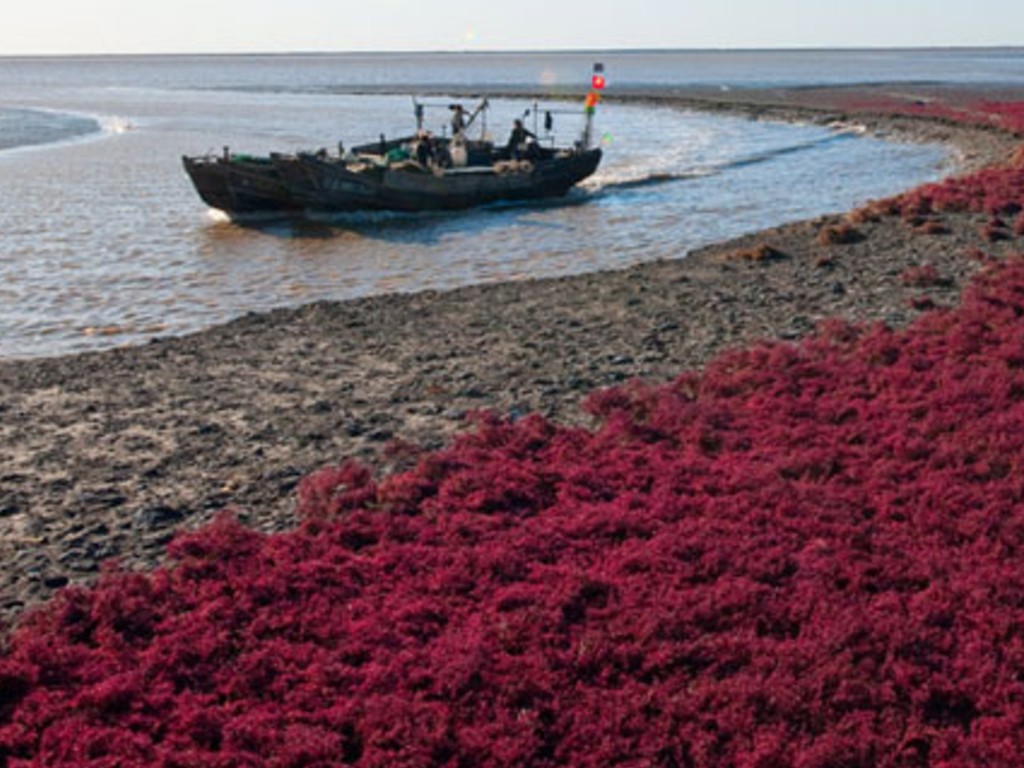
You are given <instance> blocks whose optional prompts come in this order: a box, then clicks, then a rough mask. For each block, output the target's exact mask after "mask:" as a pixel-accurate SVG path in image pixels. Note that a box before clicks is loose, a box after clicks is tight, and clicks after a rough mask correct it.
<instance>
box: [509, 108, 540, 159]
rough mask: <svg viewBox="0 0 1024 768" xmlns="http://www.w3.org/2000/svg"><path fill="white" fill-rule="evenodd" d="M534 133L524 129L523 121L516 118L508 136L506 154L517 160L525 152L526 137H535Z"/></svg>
mask: <svg viewBox="0 0 1024 768" xmlns="http://www.w3.org/2000/svg"><path fill="white" fill-rule="evenodd" d="M536 138H537V137H536V135H534V134H533V133H531V132H530V131H528V130H526V127H525V126H524V125H523V121H522V120H520V119H518V118H516V120H515V122H514V123H512V133H510V134H509V136H508V154H509V156H510V157H511V158H512V159H513V160H518V159H519V158H520V157H522V156H523V155H524V153H525V152H526V141H527V139H536Z"/></svg>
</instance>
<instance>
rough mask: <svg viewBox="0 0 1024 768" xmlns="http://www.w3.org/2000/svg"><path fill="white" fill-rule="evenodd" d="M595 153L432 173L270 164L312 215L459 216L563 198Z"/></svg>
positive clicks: (302, 159) (304, 158)
mask: <svg viewBox="0 0 1024 768" xmlns="http://www.w3.org/2000/svg"><path fill="white" fill-rule="evenodd" d="M600 161H601V150H600V149H590V150H583V151H572V152H559V153H554V152H551V153H550V154H549V156H548V157H544V158H541V159H538V160H537V161H535V162H530V161H521V162H509V161H506V162H497V163H494V164H491V165H485V166H471V167H468V168H450V169H446V170H443V171H440V170H438V171H432V170H428V169H426V168H423V167H422V166H419V165H417V164H416V163H411V162H410V163H402V164H399V165H397V166H372V165H362V166H353V165H352V164H349V163H345V162H343V161H340V160H337V159H334V158H323V157H317V156H315V155H301V156H298V157H288V158H275V165H276V167H277V169H278V175H279V178H280V179H281V181H282V183H283V184H284V186H285V187H286V188H287V189H288V191H289V193H290V195H291V197H292V199H293V200H294V201H295V202H296V203H297V204H300V205H301V206H302V207H304V208H306V209H308V210H312V211H318V212H328V213H332V212H338V213H341V212H350V211H362V210H387V211H427V210H460V209H465V208H472V207H474V206H478V205H484V204H487V203H493V202H498V201H517V200H536V199H542V198H548V197H560V196H563V195H565V194H566V193H567V192H568V191H569V190H570V189H571V188H572V187H573V186H575V185H576V184H578V183H579V182H580V181H582V180H583V179H585V178H587V177H588V176H590V175H591V174H593V173H594V171H595V170H597V166H598V164H599V163H600Z"/></svg>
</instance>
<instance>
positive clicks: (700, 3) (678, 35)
mask: <svg viewBox="0 0 1024 768" xmlns="http://www.w3.org/2000/svg"><path fill="white" fill-rule="evenodd" d="M9 4H10V5H11V6H13V7H8V8H7V10H5V11H4V14H3V16H4V20H3V25H2V26H0V55H7V54H31V53H58V54H60V53H165V52H166V53H178V52H181V53H193V52H263V51H267V52H277V51H396V50H417V51H419V50H423V51H437V50H496V49H498V50H500V49H517V50H520V49H526V50H534V49H551V48H558V49H573V48H750V47H765V48H774V47H858V46H868V47H870V46H923V45H931V46H974V45H977V46H984V45H1024V0H838V1H837V0H618V2H609V1H608V0H590V1H589V2H586V1H584V0H511V1H509V0H486V1H485V0H359V2H350V0H284V1H282V0H174V1H173V2H153V1H152V0H149V2H146V0H10V3H9Z"/></svg>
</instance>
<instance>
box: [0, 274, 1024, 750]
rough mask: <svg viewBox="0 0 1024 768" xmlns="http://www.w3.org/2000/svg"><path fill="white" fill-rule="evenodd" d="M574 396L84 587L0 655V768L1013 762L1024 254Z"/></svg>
mask: <svg viewBox="0 0 1024 768" xmlns="http://www.w3.org/2000/svg"><path fill="white" fill-rule="evenodd" d="M588 407H589V409H590V410H591V412H592V413H593V414H594V415H595V416H596V417H598V418H599V419H600V420H601V423H600V426H599V427H597V428H596V429H594V430H592V431H590V430H585V429H581V428H567V427H561V426H558V425H555V424H552V423H550V422H548V421H545V420H544V419H541V418H539V417H536V416H533V417H527V418H524V419H520V420H518V421H516V422H514V423H506V422H503V421H499V420H497V419H494V418H484V419H482V420H481V422H480V424H479V426H478V427H477V428H476V430H475V431H472V432H471V433H469V434H467V435H465V436H463V437H461V438H459V439H458V440H457V441H456V442H455V443H454V444H453V445H451V446H450V447H449V448H447V449H445V450H442V451H437V452H431V453H425V454H424V455H422V456H421V457H420V458H419V461H418V464H417V465H416V467H415V468H414V469H412V470H410V471H406V472H402V473H399V474H395V475H392V476H388V477H384V478H379V479H378V478H374V477H373V476H372V474H371V473H370V472H369V471H367V470H366V469H364V468H360V467H358V466H357V465H354V464H346V465H343V466H341V467H340V468H337V469H328V470H324V471H322V472H320V473H317V474H314V475H312V476H311V477H309V478H307V479H306V480H304V481H303V483H302V484H301V488H300V490H299V503H298V512H299V514H300V515H301V518H302V522H301V524H300V525H299V526H298V527H297V528H296V530H294V531H291V532H286V533H282V534H277V535H267V534H260V533H257V532H254V531H250V530H247V529H245V528H244V527H243V526H241V525H240V524H238V523H237V522H234V521H233V520H231V519H229V518H222V519H219V520H218V521H217V522H215V523H214V524H212V525H210V526H208V527H206V528H204V529H201V530H199V531H196V532H192V533H187V534H182V535H180V536H179V537H178V538H177V539H176V540H175V541H174V542H173V543H172V545H171V552H170V554H171V556H172V563H171V564H170V565H168V566H166V567H163V568H160V569H157V570H155V571H153V572H152V573H148V574H133V573H124V572H109V573H107V574H106V575H105V577H104V578H103V579H102V581H101V582H100V583H99V584H98V585H97V586H96V587H95V588H92V589H88V590H86V589H78V588H71V589H66V590H64V591H63V592H61V593H60V594H59V596H58V597H57V598H56V599H55V600H54V601H53V602H52V604H50V605H48V606H46V607H44V608H43V609H42V610H39V611H37V612H35V613H33V614H31V615H30V616H29V617H28V618H27V619H26V620H25V621H24V623H23V624H22V625H21V626H20V628H19V629H17V630H16V631H15V632H14V634H13V635H12V636H11V638H10V641H9V647H8V649H7V650H6V651H5V653H4V654H3V655H2V656H0V764H3V765H5V766H9V767H10V768H22V767H24V766H43V765H45V766H115V765H116V766H126V767H130V766H143V765H146V766H149V765H164V766H192V765H203V766H343V765H355V766H471V765H487V766H541V767H543V766H556V765H573V766H583V767H586V766H594V767H595V768H596V767H597V766H609V765H637V766H639V765H645V766H695V767H699V768H711V767H712V766H744V767H746V768H753V767H755V766H757V767H759V768H768V767H770V766H793V767H794V768H797V767H799V768H834V767H836V766H844V767H846V768H859V767H863V768H867V767H868V766H883V765H885V766H904V767H906V766H925V765H932V766H960V765H976V766H982V765H984V766H990V767H992V768H1009V767H1010V766H1018V765H1019V764H1020V755H1021V754H1024V672H1022V670H1024V629H1022V628H1024V568H1022V567H1021V557H1022V555H1024V260H1022V259H1011V260H1009V261H1008V262H1006V263H1005V264H1002V265H999V266H992V267H989V268H987V269H986V270H984V271H983V272H982V273H981V274H980V276H979V277H978V278H977V279H976V281H975V282H974V283H973V284H972V287H971V288H969V289H968V290H967V291H966V292H965V295H964V298H963V301H962V303H961V305H960V306H958V307H957V308H954V309H949V310H937V311H933V312H928V313H926V314H924V315H922V316H921V317H920V318H919V319H918V320H917V321H916V322H915V323H914V324H912V325H911V326H910V327H908V328H907V329H905V330H901V331H893V330H890V329H888V328H886V327H884V326H881V325H879V326H871V327H856V326H852V325H849V324H847V323H843V322H839V321H832V322H828V323H825V324H823V325H822V326H821V328H820V331H819V333H818V334H817V335H816V336H815V337H814V338H811V339H808V340H806V341H804V342H801V343H799V344H783V343H776V344H765V345H760V346H755V347H753V348H751V349H747V350H741V351H736V352H732V353H729V354H727V355H724V356H722V357H720V358H718V359H717V360H715V361H713V362H712V363H711V364H710V365H709V366H708V367H707V368H706V370H705V371H704V372H703V373H700V374H685V375H683V376H681V377H679V378H678V379H677V380H676V381H675V382H673V383H672V384H670V385H665V386H654V385H645V384H642V383H636V382H635V383H631V384H629V385H627V386H624V387H620V388H617V389H612V390H608V391H604V392H601V393H599V394H597V395H595V396H593V397H592V398H590V400H589V401H588Z"/></svg>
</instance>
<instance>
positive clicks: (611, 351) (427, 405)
mask: <svg viewBox="0 0 1024 768" xmlns="http://www.w3.org/2000/svg"><path fill="white" fill-rule="evenodd" d="M904 90H906V88H904ZM840 92H841V93H840ZM958 93H961V94H962V98H967V97H968V96H969V95H970V94H969V93H966V94H964V93H963V92H962V91H961V92H958ZM837 94H838V95H837ZM839 95H842V96H843V97H844V98H846V97H847V96H848V95H849V94H848V92H846V91H844V90H843V89H830V90H820V89H804V90H800V91H789V92H784V91H759V92H742V93H740V92H730V93H729V94H720V93H715V94H701V93H696V92H691V93H683V92H678V93H672V92H658V93H633V94H630V95H629V96H628V98H631V99H643V100H658V101H660V102H664V103H666V104H672V105H678V106H683V107H688V108H695V107H696V108H702V109H708V110H717V109H721V110H728V111H730V112H734V113H739V114H747V115H749V116H751V117H757V118H766V119H783V120H815V121H820V122H836V121H850V122H860V123H863V124H865V125H867V126H868V127H869V128H870V129H871V130H872V131H875V132H877V133H882V134H888V135H897V136H899V137H900V138H903V139H907V138H909V139H912V140H919V141H927V142H944V143H947V144H949V145H950V146H952V147H954V148H955V150H956V152H957V157H958V160H959V162H960V167H961V168H962V169H965V170H966V169H974V168H978V167H981V166H984V165H986V164H990V163H997V162H1002V161H1004V160H1005V159H1006V157H1007V156H1008V155H1009V153H1010V152H1012V150H1013V149H1014V147H1015V146H1017V144H1018V143H1019V142H1020V141H1021V139H1020V138H1019V137H1014V136H1010V135H1008V134H1006V133H1005V132H1002V131H999V130H996V129H994V128H987V127H965V126H959V125H954V124H949V123H946V122H944V121H941V120H931V119H921V118H891V117H885V116H884V115H872V114H856V115H850V114H847V113H845V112H844V111H843V110H841V109H838V108H837V104H839V103H840V102H841V99H839ZM1015 96H1016V97H1018V98H1019V97H1020V94H1016V95H1015ZM954 97H955V95H954ZM840 218H841V217H839V216H833V217H824V218H822V219H817V220H815V221H810V222H802V223H799V224H794V225H788V226H785V227H780V228H777V229H773V230H769V231H766V232H760V233H757V234H753V235H748V236H745V237H742V238H738V239H736V240H733V241H730V242H726V243H722V244H719V245H715V246H712V247H708V248H704V249H701V250H699V251H696V252H692V253H689V254H687V253H684V252H680V253H679V254H678V258H677V259H673V260H667V261H658V262H654V263H649V264H644V265H641V266H637V267H632V268H630V269H626V270H622V271H614V272H602V273H596V274H590V275H583V276H574V277H566V278H558V279H545V280H533V281H523V282H514V283H505V284H499V285H487V286H475V287H469V288H463V289H460V290H455V291H451V292H445V293H437V292H426V293H420V294H414V295H395V296H381V297H375V298H368V299H362V300H357V301H351V302H340V303H317V304H312V305H308V306H305V307H301V308H299V309H288V310H279V311H275V312H271V313H267V314H259V315H250V316H247V317H244V318H241V319H239V320H237V321H234V322H231V323H228V324H226V325H223V326H220V327H216V328H212V329H210V330H207V331H204V332H201V333H198V334H194V335H191V336H187V337H181V338H172V339H163V340H159V341H155V342H153V343H150V344H147V345H144V346H140V347H134V348H127V349H118V350H112V351H107V352H100V353H92V354H84V355H77V356H69V357H61V358H53V359H41V360H28V361H7V362H0V558H2V561H3V562H4V564H5V567H4V569H3V571H2V574H0V621H4V622H7V623H9V622H10V621H12V620H14V619H15V618H16V617H17V616H18V615H19V614H20V613H21V612H22V611H23V610H24V609H25V608H26V607H29V606H31V605H34V604H37V603H39V602H40V601H41V600H44V599H46V598H47V597H48V596H49V595H51V594H52V593H53V592H54V591H55V590H56V589H59V588H61V587H63V586H65V585H67V584H87V583H89V582H90V581H91V580H94V579H95V578H96V577H97V575H98V574H99V572H100V568H101V564H102V563H103V562H104V561H106V560H108V559H109V558H117V559H118V560H119V561H120V562H121V563H122V564H123V565H124V566H126V567H131V568H138V567H148V566H151V565H153V564H155V563H158V562H159V561H160V559H161V557H162V554H163V549H164V545H165V544H166V543H167V541H168V540H169V539H170V537H171V536H173V534H174V531H175V530H177V529H179V528H181V527H192V526H196V525H199V524H201V523H203V522H204V521H207V520H209V519H210V518H211V517H212V516H213V515H215V514H216V513H217V512H218V511H219V510H221V509H223V508H225V507H232V508H235V509H236V510H237V513H238V515H239V516H240V517H241V518H242V519H243V520H245V521H246V522H247V523H248V524H250V525H252V526H254V527H256V528H259V529H262V530H281V529H284V528H288V527H290V526H292V525H293V524H294V518H293V516H292V507H293V493H294V489H295V486H296V483H297V482H298V480H299V479H300V478H301V477H302V476H303V475H305V474H307V473H309V472H310V471H312V470H314V469H316V468H318V467H321V466H324V465H327V464H334V463H337V462H339V461H341V460H343V459H345V458H348V457H355V458H357V459H360V460H363V461H365V462H368V463H369V464H371V465H372V466H373V467H375V468H376V469H377V470H378V471H380V472H382V473H383V472H387V471H390V470H392V469H395V468H398V467H401V466H402V465H403V464H404V463H406V462H409V461H411V460H412V457H413V456H414V455H415V448H414V446H418V447H419V448H424V449H431V448H436V447H438V446H440V445H442V444H443V443H444V442H445V441H446V440H447V439H449V437H450V436H451V435H452V434H453V433H454V432H456V431H458V430H461V429H466V428H467V421H466V417H467V414H469V413H471V412H473V411H475V410H480V409H490V410H495V411H497V412H498V413H501V414H504V415H507V416H510V417H515V416H517V415H521V414H525V413H530V412H539V413H542V414H545V415H547V416H550V417H551V418H553V419H556V420H558V421H561V422H565V423H585V417H584V416H583V414H582V412H581V410H580V408H579V404H580V402H581V400H582V399H583V398H584V397H585V396H586V394H587V393H588V392H591V391H594V390H595V389H599V388H603V387H608V386H613V385H616V384H620V383H622V382H624V381H626V380H628V379H630V378H633V377H642V378H645V379H648V380H651V381H667V380H670V379H672V378H674V377H675V376H677V375H678V374H680V373H682V372H683V371H686V370H693V369H698V368H700V367H701V366H702V365H703V364H704V363H705V362H706V361H707V360H708V359H709V358H711V357H713V356H714V355H716V354H718V353H719V352H721V351H722V350H724V349H727V348H729V347H735V346H739V345H743V344H747V343H750V342H752V341H754V340H759V339H782V340H795V339H798V338H800V337H802V336H804V335H806V334H808V333H810V332H812V331H813V329H814V327H815V324H816V323H817V322H819V321H820V320H822V319H825V318H831V317H839V318H845V319H848V320H853V321H864V322H873V321H882V322H885V323H888V324H890V325H893V326H900V325H903V324H905V323H907V322H909V321H911V320H912V319H913V318H914V317H915V316H916V315H917V314H918V312H917V310H915V309H914V308H913V303H914V299H915V298H920V297H921V296H922V295H925V294H926V295H927V297H928V298H930V299H931V300H932V301H933V302H934V303H935V304H937V305H940V306H941V305H951V304H953V303H955V302H956V301H957V300H958V297H959V295H960V291H961V289H962V287H963V286H964V284H965V282H966V281H967V280H968V279H969V277H970V275H971V274H972V273H973V272H974V271H975V270H976V269H977V268H978V263H977V262H976V261H975V260H972V259H971V258H969V257H968V256H967V252H968V250H969V249H971V248H974V247H977V248H983V249H984V250H985V251H986V252H988V253H990V254H993V255H997V256H999V255H1005V254H1007V253H1009V252H1012V251H1015V250H1021V248H1022V243H1021V242H1020V239H1018V240H1017V241H1012V240H1011V241H1008V242H1004V243H998V244H990V243H987V242H985V241H984V240H983V239H982V237H981V234H980V232H979V229H980V227H981V225H983V224H984V222H985V220H986V219H985V218H984V217H979V216H974V215H971V214H956V215H947V216H945V217H944V221H945V223H946V226H947V228H948V229H949V230H950V231H949V233H948V234H943V235H933V236H927V235H920V234H914V233H913V232H912V231H911V229H910V228H909V227H907V226H906V225H904V224H903V223H901V222H900V221H899V220H898V219H885V220H882V221H880V222H876V223H868V224H858V229H859V230H860V232H861V234H862V235H863V236H864V239H862V240H860V241H859V242H856V243H852V244H846V245H831V246H823V245H821V244H819V242H818V239H817V235H818V232H819V231H820V229H821V228H822V227H823V226H826V225H828V224H831V223H835V222H837V221H839V220H840ZM762 244H767V245H770V246H771V247H772V248H774V249H775V250H776V251H777V253H776V254H775V256H774V257H773V258H769V259H764V260H751V259H749V258H746V257H745V256H744V251H749V250H750V249H751V248H754V247H756V246H759V245H762ZM921 264H931V265H933V266H935V267H936V269H937V270H938V271H939V273H940V275H941V276H942V277H943V278H945V279H944V280H943V281H942V284H941V285H938V286H934V285H933V286H930V287H928V288H927V289H923V288H914V287H910V286H906V285H904V284H903V282H902V281H901V280H900V275H901V274H902V273H903V271H904V270H905V269H906V268H907V267H910V266H916V265H921Z"/></svg>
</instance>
